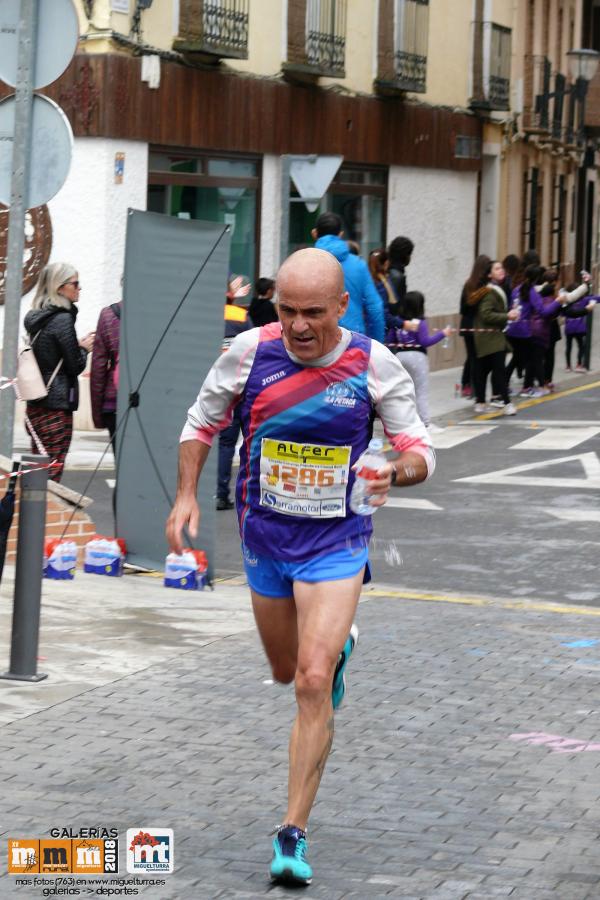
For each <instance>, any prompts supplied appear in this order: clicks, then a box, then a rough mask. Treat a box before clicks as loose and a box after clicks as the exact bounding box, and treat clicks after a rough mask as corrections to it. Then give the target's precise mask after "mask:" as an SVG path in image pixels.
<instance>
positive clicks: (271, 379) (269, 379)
mask: <svg viewBox="0 0 600 900" xmlns="http://www.w3.org/2000/svg"><path fill="white" fill-rule="evenodd" d="M284 376H285V369H281V371H280V372H275V373H274V374H273V375H267V377H266V378H263V380H262V382H261V384H262V386H263V387H266V386H267V385H268V384H272V383H273V382H274V381H279V379H280V378H283V377H284Z"/></svg>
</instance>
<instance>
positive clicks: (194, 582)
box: [164, 547, 208, 591]
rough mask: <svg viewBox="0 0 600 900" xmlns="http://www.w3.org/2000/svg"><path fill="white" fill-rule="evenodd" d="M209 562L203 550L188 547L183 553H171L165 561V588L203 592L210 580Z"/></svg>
mask: <svg viewBox="0 0 600 900" xmlns="http://www.w3.org/2000/svg"><path fill="white" fill-rule="evenodd" d="M207 573H208V560H207V558H206V554H205V553H204V551H203V550H192V549H191V548H190V547H186V548H185V549H184V551H183V553H169V555H168V556H167V558H166V561H165V580H164V584H165V587H172V588H178V589H179V590H182V591H203V590H204V587H205V585H206V583H207V580H208V574H207Z"/></svg>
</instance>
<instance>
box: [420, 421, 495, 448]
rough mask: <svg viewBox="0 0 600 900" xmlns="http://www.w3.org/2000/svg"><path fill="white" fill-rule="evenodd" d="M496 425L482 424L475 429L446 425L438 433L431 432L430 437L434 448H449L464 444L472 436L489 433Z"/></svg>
mask: <svg viewBox="0 0 600 900" xmlns="http://www.w3.org/2000/svg"><path fill="white" fill-rule="evenodd" d="M496 427H497V426H496V425H482V426H480V427H479V428H478V429H477V430H475V429H474V428H466V427H465V426H463V425H448V426H447V427H446V428H444V430H443V431H441V432H440V433H439V434H432V435H430V437H431V442H432V444H433V446H434V447H435V449H436V450H449V449H450V448H451V447H457V446H458V445H459V444H464V443H465V441H472V440H473V438H476V437H479V435H480V434H489V432H490V431H493V430H494V429H495V428H496Z"/></svg>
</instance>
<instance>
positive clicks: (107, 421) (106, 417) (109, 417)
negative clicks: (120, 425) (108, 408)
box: [102, 411, 117, 459]
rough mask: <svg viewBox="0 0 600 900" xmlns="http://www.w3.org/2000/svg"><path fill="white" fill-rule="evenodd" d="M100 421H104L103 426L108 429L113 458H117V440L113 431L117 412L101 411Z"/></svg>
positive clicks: (115, 427)
mask: <svg viewBox="0 0 600 900" xmlns="http://www.w3.org/2000/svg"><path fill="white" fill-rule="evenodd" d="M102 421H103V422H104V427H105V428H107V429H108V433H109V435H110V442H111V444H112V449H113V453H114V456H115V459H116V458H117V442H116V440H115V431H116V430H117V414H116V412H105V411H103V412H102Z"/></svg>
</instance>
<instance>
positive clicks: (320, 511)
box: [260, 438, 352, 519]
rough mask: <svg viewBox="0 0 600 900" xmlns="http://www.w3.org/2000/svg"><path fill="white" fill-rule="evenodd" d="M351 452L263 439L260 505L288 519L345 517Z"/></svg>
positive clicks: (318, 445) (344, 448)
mask: <svg viewBox="0 0 600 900" xmlns="http://www.w3.org/2000/svg"><path fill="white" fill-rule="evenodd" d="M351 449H352V448H351V447H331V446H328V445H325V444H296V443H295V442H294V441H276V440H273V439H272V438H263V439H262V441H261V450H260V505H261V506H264V507H267V508H268V509H272V510H273V511H274V512H278V513H282V514H283V515H288V516H309V517H310V518H315V519H330V518H334V517H335V516H340V517H343V516H345V515H346V485H347V484H348V474H349V471H350V451H351Z"/></svg>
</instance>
